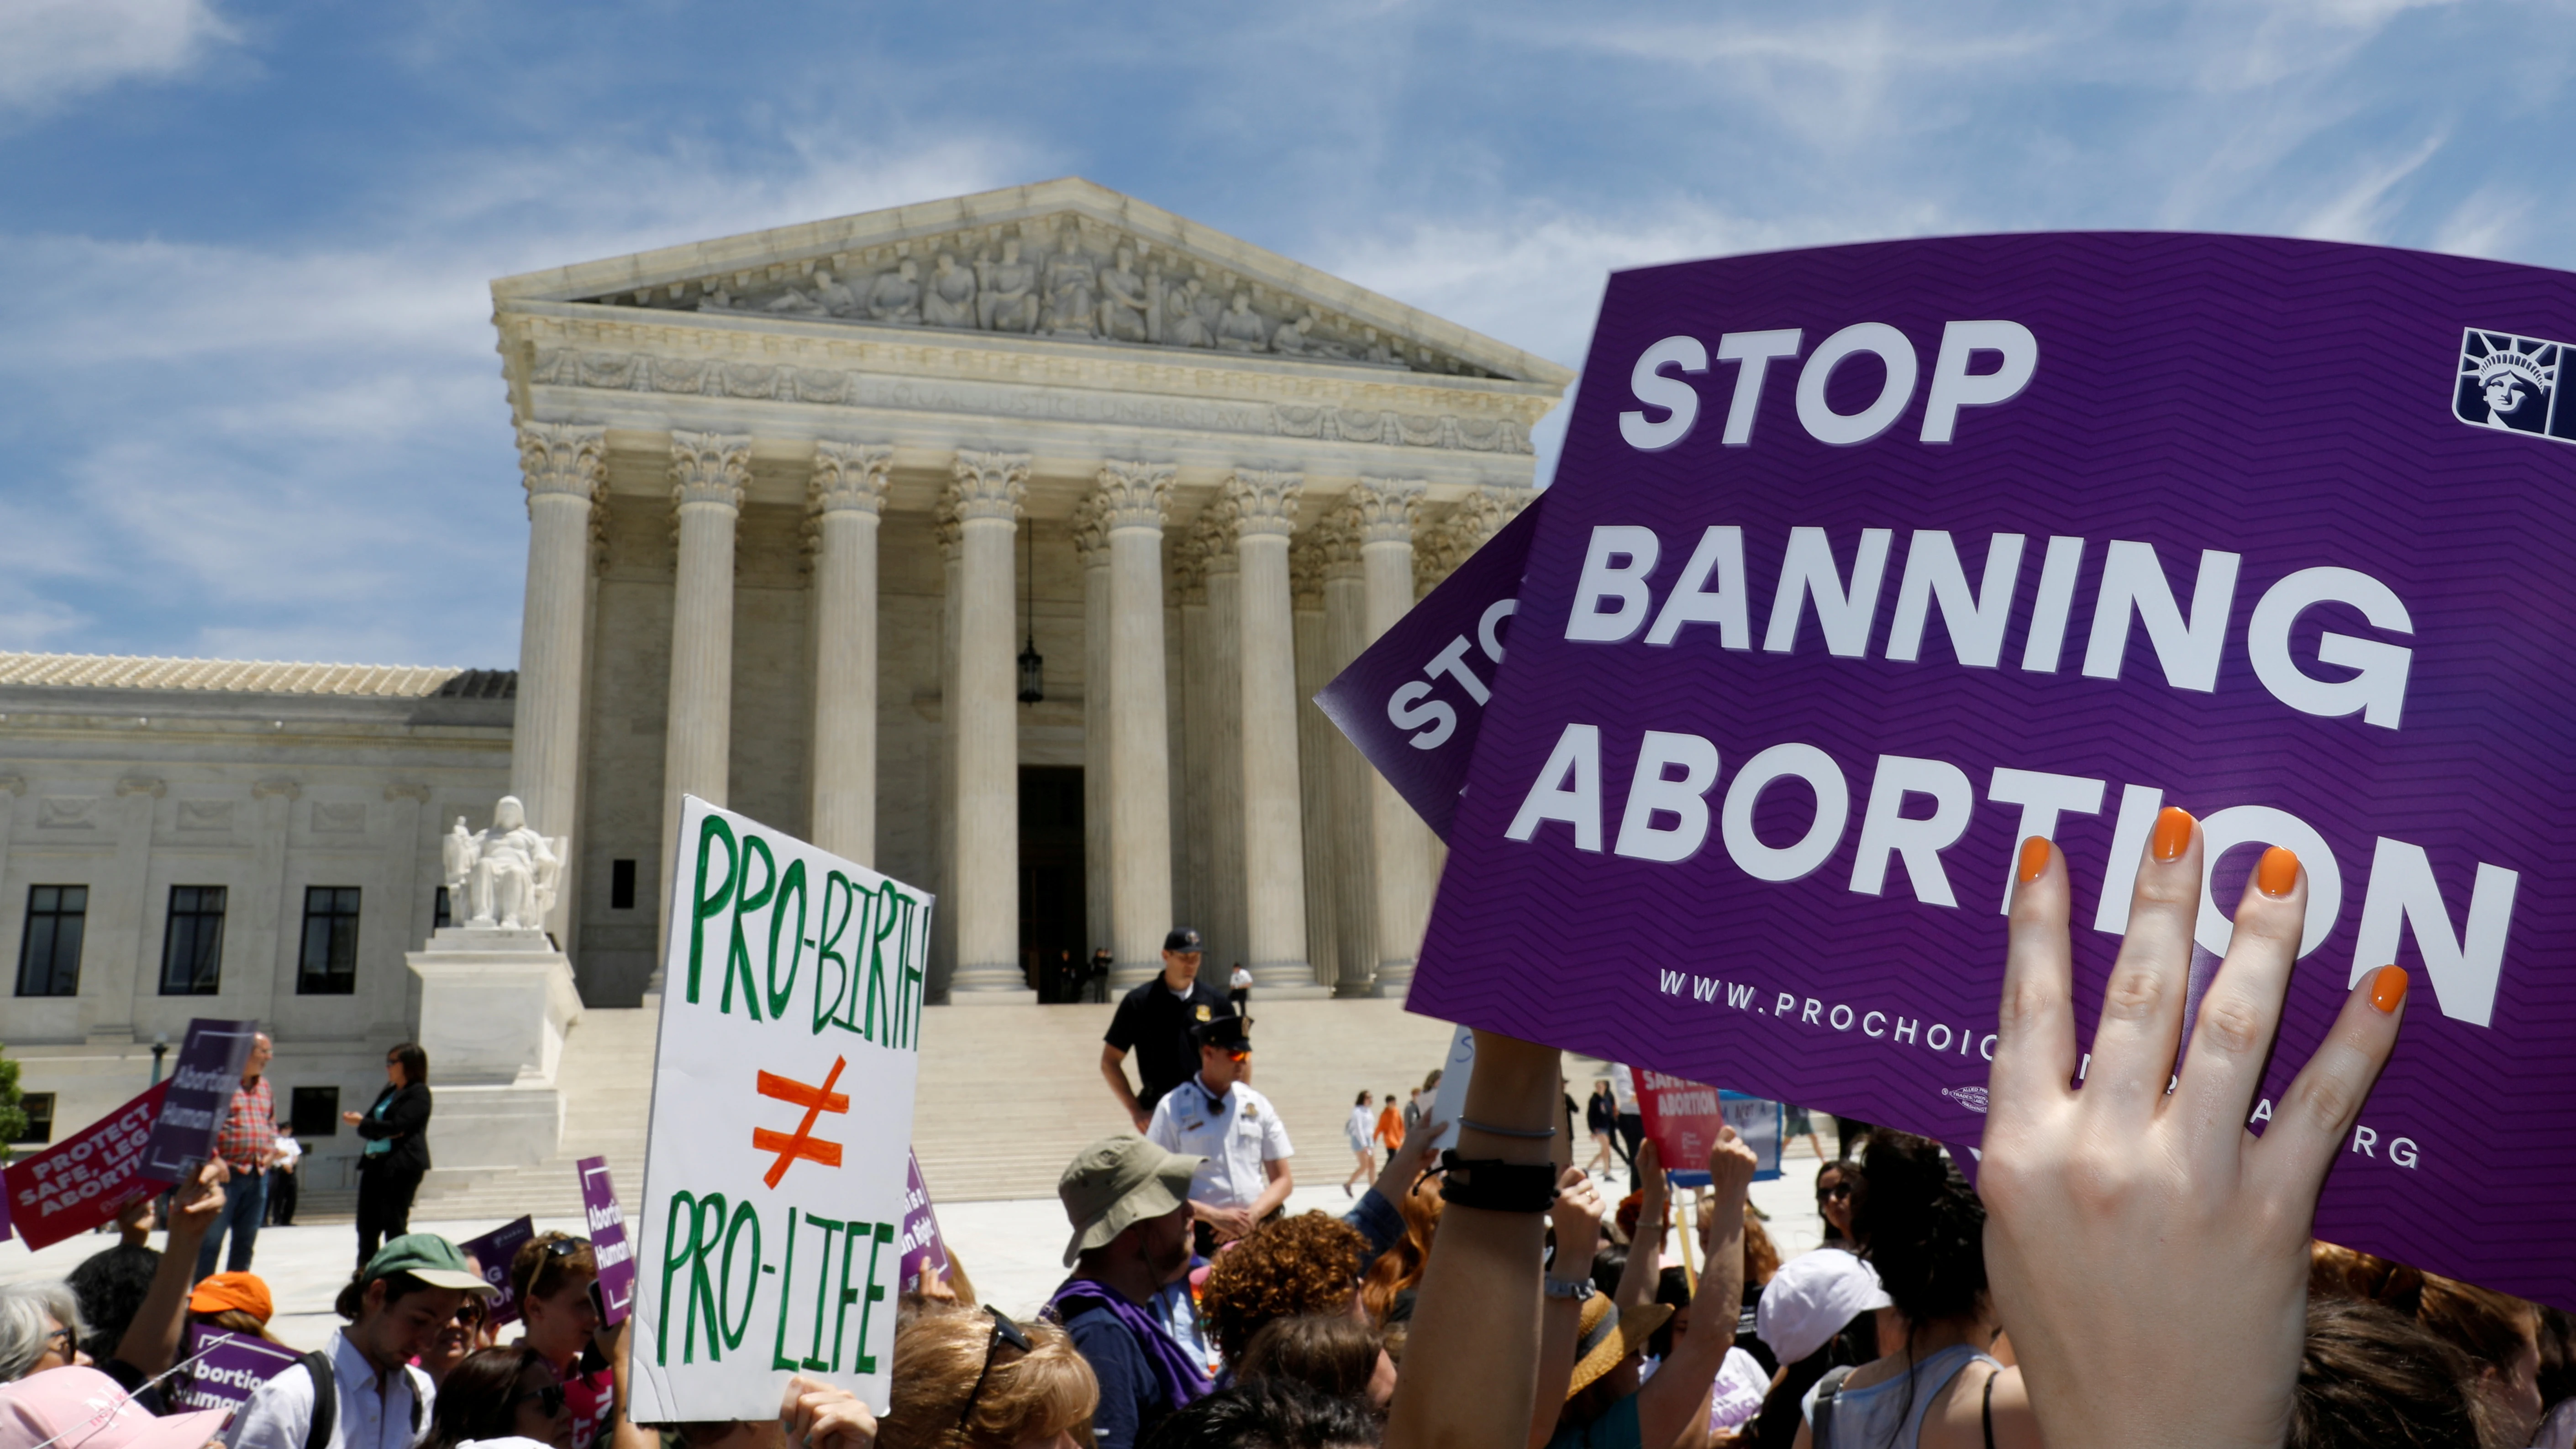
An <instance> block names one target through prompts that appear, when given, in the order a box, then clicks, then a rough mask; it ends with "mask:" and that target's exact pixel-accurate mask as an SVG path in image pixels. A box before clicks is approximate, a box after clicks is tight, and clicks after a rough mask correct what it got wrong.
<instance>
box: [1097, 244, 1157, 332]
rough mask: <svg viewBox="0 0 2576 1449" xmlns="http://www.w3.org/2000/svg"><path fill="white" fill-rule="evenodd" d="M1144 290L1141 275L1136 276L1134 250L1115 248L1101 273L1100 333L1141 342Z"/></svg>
mask: <svg viewBox="0 0 2576 1449" xmlns="http://www.w3.org/2000/svg"><path fill="white" fill-rule="evenodd" d="M1146 292H1147V288H1146V286H1145V280H1144V278H1142V277H1139V276H1137V275H1136V249H1135V248H1134V247H1126V246H1122V247H1120V248H1118V251H1117V254H1116V256H1115V258H1114V259H1113V265H1112V266H1111V267H1110V268H1109V270H1107V271H1105V272H1102V273H1101V274H1100V335H1101V336H1103V337H1115V338H1117V339H1119V340H1120V341H1123V342H1142V341H1144V340H1145V309H1146V307H1147V306H1148V305H1149V304H1148V302H1147V300H1146Z"/></svg>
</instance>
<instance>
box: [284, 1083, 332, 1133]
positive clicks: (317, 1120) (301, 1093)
mask: <svg viewBox="0 0 2576 1449" xmlns="http://www.w3.org/2000/svg"><path fill="white" fill-rule="evenodd" d="M286 1100H287V1104H288V1105H287V1120H288V1121H291V1122H293V1123H294V1124H295V1135H296V1136H298V1137H331V1136H336V1135H338V1133H339V1131H340V1089H339V1088H337V1087H298V1088H296V1089H295V1092H294V1094H293V1095H292V1096H290V1097H288V1098H287V1099H286Z"/></svg>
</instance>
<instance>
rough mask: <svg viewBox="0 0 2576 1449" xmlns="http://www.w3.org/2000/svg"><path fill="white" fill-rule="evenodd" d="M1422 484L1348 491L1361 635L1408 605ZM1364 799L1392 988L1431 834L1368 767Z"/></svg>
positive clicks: (1381, 985) (1405, 973) (1424, 886)
mask: <svg viewBox="0 0 2576 1449" xmlns="http://www.w3.org/2000/svg"><path fill="white" fill-rule="evenodd" d="M1424 489H1425V485H1423V484H1422V483H1419V482H1414V481H1411V480H1406V479H1391V478H1362V479H1361V480H1360V485H1359V487H1357V488H1355V489H1353V490H1352V491H1351V502H1352V507H1353V509H1354V517H1353V522H1354V523H1355V524H1356V525H1357V526H1358V528H1359V538H1360V568H1361V575H1362V580H1363V584H1364V588H1365V592H1366V598H1367V608H1368V640H1367V642H1369V643H1374V642H1376V640H1377V637H1378V636H1379V635H1381V634H1384V633H1385V632H1386V631H1387V630H1388V629H1390V628H1393V627H1394V626H1395V622H1396V620H1398V619H1401V618H1403V617H1404V616H1405V613H1406V611H1408V610H1410V609H1411V608H1412V607H1413V522H1414V512H1415V510H1416V509H1417V508H1418V507H1420V505H1421V501H1422V495H1423V492H1424ZM1369 804H1370V810H1369V814H1370V820H1371V829H1370V832H1369V833H1370V836H1371V838H1372V841H1373V843H1374V845H1375V849H1376V862H1375V865H1376V872H1377V947H1378V949H1377V987H1378V990H1379V991H1380V992H1382V993H1383V994H1386V995H1389V996H1395V995H1400V994H1402V993H1403V991H1404V989H1405V988H1406V987H1407V986H1409V985H1411V984H1412V981H1413V962H1414V958H1415V956H1416V955H1418V954H1419V953H1420V952H1421V950H1422V931H1423V928H1424V927H1425V926H1426V925H1428V924H1429V923H1430V919H1431V881H1432V878H1431V844H1432V835H1431V829H1430V827H1429V826H1427V825H1424V824H1423V823H1422V817H1421V816H1419V815H1416V814H1414V813H1413V807H1412V806H1410V805H1407V804H1405V803H1404V797H1403V796H1401V795H1398V794H1397V793H1396V792H1395V787H1394V786H1392V785H1389V784H1388V783H1387V782H1386V779H1385V777H1384V776H1380V775H1376V774H1375V773H1374V772H1372V778H1371V780H1370V783H1369Z"/></svg>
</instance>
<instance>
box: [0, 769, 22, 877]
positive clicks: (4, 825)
mask: <svg viewBox="0 0 2576 1449" xmlns="http://www.w3.org/2000/svg"><path fill="white" fill-rule="evenodd" d="M26 793H27V777H26V776H24V775H21V774H19V773H17V772H16V771H14V770H11V771H7V772H5V773H0V881H5V880H7V879H8V878H9V835H10V827H11V825H12V824H13V823H14V822H15V820H16V818H17V814H18V797H19V796H21V795H24V794H26Z"/></svg>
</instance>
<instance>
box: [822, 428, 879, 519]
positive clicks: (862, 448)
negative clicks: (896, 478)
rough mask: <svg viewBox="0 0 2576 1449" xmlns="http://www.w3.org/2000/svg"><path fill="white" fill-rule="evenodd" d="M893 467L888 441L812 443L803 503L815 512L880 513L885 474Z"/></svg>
mask: <svg viewBox="0 0 2576 1449" xmlns="http://www.w3.org/2000/svg"><path fill="white" fill-rule="evenodd" d="M893 471H894V445H893V444H891V443H836V442H833V441H831V440H830V439H828V438H827V439H825V440H823V441H822V442H819V443H816V444H815V445H814V479H813V481H812V482H811V483H809V484H807V485H806V490H805V498H806V502H807V505H808V506H809V507H810V508H811V509H812V510H813V511H814V512H816V513H840V512H845V511H846V512H855V513H882V512H884V511H885V494H886V478H887V475H888V474H890V473H892V472H893Z"/></svg>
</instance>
